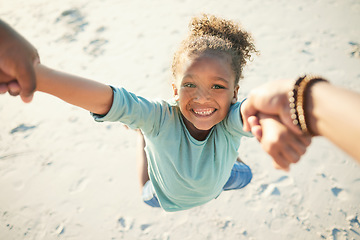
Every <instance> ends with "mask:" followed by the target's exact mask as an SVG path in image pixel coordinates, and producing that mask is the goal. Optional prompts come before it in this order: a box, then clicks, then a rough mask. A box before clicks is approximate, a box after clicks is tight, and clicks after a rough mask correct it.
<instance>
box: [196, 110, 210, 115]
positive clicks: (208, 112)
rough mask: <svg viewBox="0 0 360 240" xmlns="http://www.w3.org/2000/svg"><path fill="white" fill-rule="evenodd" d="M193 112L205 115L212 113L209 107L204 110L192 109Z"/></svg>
mask: <svg viewBox="0 0 360 240" xmlns="http://www.w3.org/2000/svg"><path fill="white" fill-rule="evenodd" d="M194 112H195V113H196V114H199V115H204V116H206V115H210V114H211V113H213V110H211V109H209V110H206V111H204V110H202V111H196V110H194Z"/></svg>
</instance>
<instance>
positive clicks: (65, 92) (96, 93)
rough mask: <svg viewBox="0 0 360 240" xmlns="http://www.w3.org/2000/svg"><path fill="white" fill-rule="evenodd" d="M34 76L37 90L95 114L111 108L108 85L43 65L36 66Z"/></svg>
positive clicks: (110, 95)
mask: <svg viewBox="0 0 360 240" xmlns="http://www.w3.org/2000/svg"><path fill="white" fill-rule="evenodd" d="M36 77H37V89H36V90H37V91H41V92H45V93H48V94H51V95H53V96H56V97H58V98H60V99H62V100H64V101H65V102H68V103H70V104H72V105H75V106H79V107H81V108H84V109H86V110H89V111H91V112H93V113H97V114H106V113H107V112H108V111H109V110H110V108H111V105H112V100H113V91H112V89H111V88H110V86H107V85H105V84H102V83H99V82H95V81H92V80H89V79H85V78H81V77H77V76H74V75H70V74H67V73H63V72H59V71H56V70H53V69H50V68H47V67H45V66H43V65H39V66H38V67H37V68H36Z"/></svg>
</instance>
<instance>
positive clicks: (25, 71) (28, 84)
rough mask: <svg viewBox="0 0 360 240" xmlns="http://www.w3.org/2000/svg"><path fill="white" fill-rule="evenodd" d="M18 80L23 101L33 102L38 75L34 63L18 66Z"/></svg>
mask: <svg viewBox="0 0 360 240" xmlns="http://www.w3.org/2000/svg"><path fill="white" fill-rule="evenodd" d="M16 80H17V81H18V83H19V85H20V87H21V91H20V97H21V99H22V100H23V102H25V103H29V102H31V100H32V99H33V96H34V91H35V89H36V75H35V71H34V67H33V66H32V64H25V65H23V66H21V67H18V69H17V75H16Z"/></svg>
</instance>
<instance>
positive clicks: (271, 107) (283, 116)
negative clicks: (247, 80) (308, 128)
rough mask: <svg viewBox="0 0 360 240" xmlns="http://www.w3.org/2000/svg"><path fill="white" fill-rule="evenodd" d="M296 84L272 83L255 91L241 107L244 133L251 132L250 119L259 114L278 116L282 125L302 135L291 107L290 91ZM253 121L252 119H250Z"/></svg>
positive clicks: (288, 81) (290, 82)
mask: <svg viewBox="0 0 360 240" xmlns="http://www.w3.org/2000/svg"><path fill="white" fill-rule="evenodd" d="M293 86H294V82H293V81H290V80H279V81H272V82H269V83H266V84H264V85H261V86H259V87H257V88H255V89H253V90H252V91H251V92H250V94H249V97H248V98H247V99H246V101H244V103H243V104H242V106H241V115H242V119H243V121H244V131H250V123H249V122H248V119H249V118H250V117H251V116H256V115H257V114H258V113H260V112H261V113H265V114H269V115H276V116H279V117H280V120H281V122H282V123H284V125H285V126H287V127H288V128H289V129H291V130H292V131H293V132H294V133H297V134H299V135H300V134H302V132H301V130H300V129H299V128H298V127H297V126H295V125H294V124H293V123H292V119H291V116H290V115H291V114H290V107H289V96H288V93H289V91H290V90H291V89H292V88H293ZM250 119H251V118H250Z"/></svg>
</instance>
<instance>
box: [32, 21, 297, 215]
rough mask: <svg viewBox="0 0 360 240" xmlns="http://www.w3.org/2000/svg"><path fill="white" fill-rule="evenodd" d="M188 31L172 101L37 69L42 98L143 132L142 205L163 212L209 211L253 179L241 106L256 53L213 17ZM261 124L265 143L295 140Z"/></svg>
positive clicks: (177, 60) (246, 39)
mask: <svg viewBox="0 0 360 240" xmlns="http://www.w3.org/2000/svg"><path fill="white" fill-rule="evenodd" d="M190 28H191V29H190V35H189V36H188V37H187V38H186V39H185V40H184V41H183V42H182V44H181V46H180V48H179V50H178V51H177V52H176V54H175V56H174V60H173V64H172V70H173V75H174V82H173V91H174V100H172V101H150V100H147V99H145V98H142V97H140V96H136V95H135V94H133V93H130V92H128V91H126V90H125V89H124V88H114V87H110V86H107V85H104V84H101V83H98V82H94V81H91V80H87V79H83V78H80V77H76V76H72V75H68V74H65V73H61V72H58V71H55V70H52V69H49V68H46V67H45V66H43V65H38V66H37V67H36V76H37V91H42V92H46V93H49V94H52V95H54V96H57V97H59V98H61V99H63V100H64V101H67V102H69V103H71V104H74V105H77V106H80V107H82V108H84V109H87V110H89V111H91V112H92V113H93V117H94V118H95V120H96V121H99V122H101V121H120V122H122V123H124V124H126V125H128V126H129V127H131V128H133V129H140V130H141V133H142V134H143V136H144V141H145V143H146V147H145V151H146V156H144V158H143V161H144V163H145V164H144V166H147V164H146V163H148V171H143V173H142V175H144V176H142V179H143V181H142V184H144V187H143V199H144V201H145V202H146V203H147V204H149V205H151V206H154V207H160V206H161V207H162V208H163V209H164V210H165V211H179V210H185V209H189V208H192V207H195V206H198V205H201V204H204V203H206V202H208V201H210V200H211V199H214V198H216V197H217V196H218V195H219V194H220V193H221V192H222V191H223V190H230V189H239V188H243V187H244V186H246V185H247V184H248V183H249V182H250V180H251V178H252V174H251V170H250V168H249V167H248V166H247V165H245V164H243V163H242V162H241V161H236V160H237V159H238V152H237V150H238V148H239V146H240V139H241V137H242V136H251V133H249V132H244V131H243V130H242V128H243V126H242V118H241V103H240V102H237V94H238V90H239V85H238V82H239V79H240V78H241V77H242V70H243V67H244V65H245V64H246V61H247V60H248V59H249V58H250V55H251V53H252V52H255V48H254V45H253V43H252V40H251V37H250V35H249V34H248V33H247V32H245V31H244V30H242V29H241V28H240V26H239V25H237V24H236V23H234V22H232V21H227V20H223V19H220V18H217V17H214V16H208V15H203V16H201V17H200V18H194V19H193V20H192V22H191V24H190ZM245 103H246V101H245ZM262 121H263V122H264V125H263V129H262V130H263V135H266V133H267V128H269V126H272V127H273V128H274V129H276V130H277V131H276V133H277V134H284V132H285V133H286V134H288V135H291V132H289V131H287V130H284V128H280V127H278V126H279V124H278V123H277V122H276V121H275V120H274V119H271V118H267V119H263V120H262ZM267 122H268V123H269V124H265V123H267ZM265 126H266V127H265ZM292 139H294V140H293V141H295V139H296V138H295V137H294V138H292ZM296 140H297V141H298V139H296ZM289 145H290V143H289ZM147 173H148V174H147Z"/></svg>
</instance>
